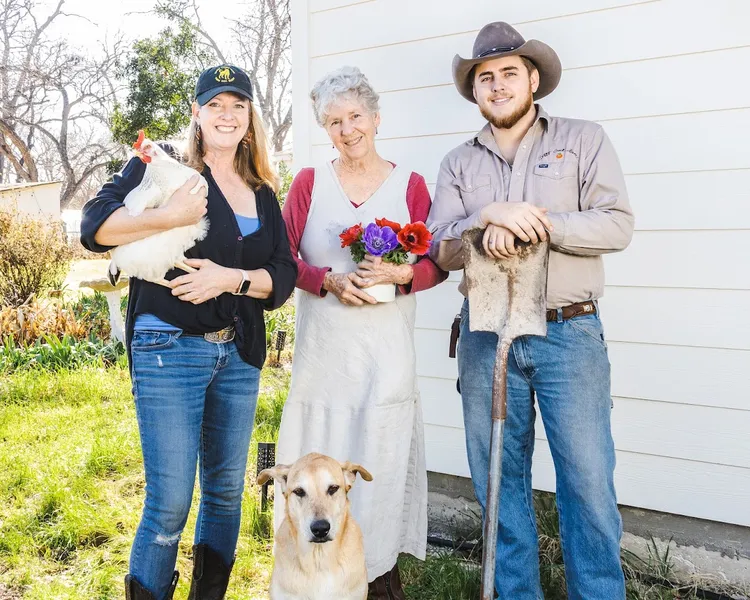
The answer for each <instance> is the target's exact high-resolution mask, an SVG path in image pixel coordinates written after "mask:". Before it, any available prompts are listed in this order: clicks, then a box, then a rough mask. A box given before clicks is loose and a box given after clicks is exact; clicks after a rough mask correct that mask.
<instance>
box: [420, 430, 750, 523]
mask: <svg viewBox="0 0 750 600" xmlns="http://www.w3.org/2000/svg"><path fill="white" fill-rule="evenodd" d="M425 444H426V448H427V468H428V469H429V470H438V471H442V472H445V473H449V474H451V475H459V476H461V477H468V476H469V469H468V464H467V462H466V454H465V445H464V439H463V431H462V430H461V429H456V428H454V427H440V426H437V425H431V426H428V427H427V429H426V431H425ZM532 480H533V485H534V488H535V489H540V490H546V491H554V490H555V471H554V466H553V464H552V457H551V455H550V452H549V447H548V446H547V443H546V442H545V441H543V440H537V442H536V448H535V451H534V461H533V467H532ZM615 485H616V487H617V496H618V501H619V502H620V503H621V504H625V505H628V506H636V507H640V508H647V509H652V510H660V511H664V510H665V507H669V508H666V510H669V511H671V512H673V513H677V514H683V515H691V516H695V517H698V518H703V519H712V520H715V521H723V522H726V523H735V524H737V525H745V526H750V512H748V510H747V499H748V497H750V469H745V468H740V467H732V466H725V465H716V464H710V463H705V462H697V461H689V460H682V459H677V458H668V457H665V456H654V455H651V454H641V453H638V452H626V451H621V450H618V451H617V469H616V471H615Z"/></svg>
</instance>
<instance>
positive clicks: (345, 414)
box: [276, 67, 447, 600]
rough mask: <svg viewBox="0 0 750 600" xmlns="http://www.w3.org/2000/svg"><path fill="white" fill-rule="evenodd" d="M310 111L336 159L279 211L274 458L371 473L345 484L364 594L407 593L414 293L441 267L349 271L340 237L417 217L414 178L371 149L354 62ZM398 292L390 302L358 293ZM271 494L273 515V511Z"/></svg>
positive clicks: (412, 547) (423, 516) (413, 489)
mask: <svg viewBox="0 0 750 600" xmlns="http://www.w3.org/2000/svg"><path fill="white" fill-rule="evenodd" d="M311 98H312V101H313V109H314V111H315V116H316V119H317V121H318V123H319V125H320V126H321V127H323V128H324V129H325V130H326V132H327V133H328V135H329V137H330V139H331V142H332V143H333V145H334V147H335V148H336V150H338V153H339V156H338V158H336V159H335V160H334V161H332V162H329V163H327V164H325V165H323V166H321V167H319V168H315V169H303V170H302V171H301V172H300V173H299V174H298V175H297V177H296V178H295V180H294V182H293V183H292V187H291V189H290V191H289V195H288V197H287V200H286V203H285V206H284V210H283V216H284V220H285V222H286V225H287V232H288V235H289V241H290V246H291V249H292V254H294V255H295V256H296V257H297V264H298V267H299V276H298V278H297V287H298V288H299V289H300V291H299V292H298V294H297V299H298V304H297V335H296V346H295V352H294V363H293V367H292V383H291V389H290V391H289V398H288V400H287V403H286V406H285V407H284V415H283V418H282V422H281V430H280V432H279V444H278V452H277V457H278V461H279V462H280V463H291V462H293V461H295V460H296V459H298V458H299V457H300V456H303V455H305V454H307V453H308V452H320V453H322V454H327V455H329V456H332V457H334V458H337V459H339V460H342V461H345V460H350V461H352V462H356V463H359V464H362V465H364V466H365V467H366V468H367V469H368V470H369V471H370V472H371V473H372V475H373V477H374V481H373V482H372V483H367V484H364V485H360V486H355V487H354V488H353V489H352V492H351V503H352V511H353V514H354V517H355V519H356V520H357V522H358V523H359V525H360V527H361V528H362V531H363V534H364V541H365V556H366V562H367V572H368V580H369V581H370V582H371V584H370V598H374V599H380V598H382V599H384V600H389V599H400V598H404V595H403V590H402V589H401V582H400V577H399V573H398V567H397V565H396V560H397V558H398V555H399V553H401V552H404V553H408V554H412V555H414V556H416V557H417V558H420V559H423V558H424V555H425V547H426V540H427V474H426V470H425V461H424V433H423V425H422V410H421V406H420V401H419V390H418V387H417V376H416V360H415V351H414V318H415V312H416V298H415V293H416V292H418V291H420V290H424V289H428V288H430V287H432V286H434V285H437V284H438V283H440V282H441V281H443V280H444V279H445V277H446V276H447V274H446V273H445V272H443V271H441V270H440V269H439V268H438V267H437V266H436V265H435V264H434V263H433V262H432V261H431V260H430V259H429V258H426V257H423V258H421V259H420V260H419V261H418V262H416V263H415V264H405V265H394V264H390V263H387V262H383V261H382V260H380V259H379V258H375V257H372V256H367V257H366V258H365V260H364V261H363V262H361V263H360V264H359V265H358V264H355V263H354V262H353V260H352V258H351V254H350V252H349V248H342V244H341V240H340V239H339V234H341V232H342V231H343V230H345V229H347V228H349V227H351V226H352V225H355V224H358V223H362V224H363V225H366V224H368V223H371V222H374V221H375V219H380V218H386V219H388V220H389V221H395V222H398V223H401V224H406V223H409V222H416V221H424V220H426V218H427V215H428V213H429V209H430V204H431V202H430V196H429V192H428V191H427V186H426V185H425V181H424V178H423V177H422V176H421V175H418V174H417V173H413V172H411V171H410V170H408V169H406V168H404V167H402V166H400V165H396V164H394V163H392V162H389V161H388V160H385V159H383V158H381V157H380V155H379V154H378V153H377V150H376V148H375V136H376V134H377V129H378V126H379V124H380V114H379V106H378V94H377V93H376V92H375V90H374V89H373V88H372V87H371V86H370V84H369V82H368V81H367V78H366V77H365V76H364V75H363V74H362V73H361V72H360V71H359V69H356V68H353V67H344V68H342V69H339V70H337V71H334V72H333V73H330V74H328V75H326V76H325V77H323V78H322V79H321V80H320V81H319V82H318V83H317V84H315V87H314V88H313V90H312V93H311ZM375 284H393V285H396V286H397V294H396V299H395V301H393V302H387V303H378V302H377V301H376V300H375V299H374V298H373V297H372V296H371V295H370V294H368V293H367V290H368V288H369V287H371V286H373V285H375ZM280 496H281V495H280V494H277V496H276V498H277V499H279V500H277V506H276V520H277V524H278V523H280V520H281V518H282V517H283V505H282V502H283V499H281V498H280Z"/></svg>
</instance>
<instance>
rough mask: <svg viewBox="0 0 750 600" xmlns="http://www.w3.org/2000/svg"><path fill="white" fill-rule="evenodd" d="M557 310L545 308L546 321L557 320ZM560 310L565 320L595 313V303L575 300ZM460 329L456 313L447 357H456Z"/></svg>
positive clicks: (459, 319) (458, 317)
mask: <svg viewBox="0 0 750 600" xmlns="http://www.w3.org/2000/svg"><path fill="white" fill-rule="evenodd" d="M557 310H558V309H556V308H548V309H547V322H550V321H557ZM560 310H561V311H562V319H563V321H567V320H568V319H572V318H573V317H580V316H582V315H595V314H596V304H595V303H594V302H592V301H591V300H588V301H587V302H577V303H576V304H571V305H570V306H563V307H562V308H561V309H560ZM460 331H461V315H460V314H459V315H456V318H455V319H453V325H452V326H451V337H450V344H449V347H448V357H449V358H456V347H457V346H458V336H459V333H460Z"/></svg>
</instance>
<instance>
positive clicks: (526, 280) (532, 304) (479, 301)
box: [462, 229, 549, 341]
mask: <svg viewBox="0 0 750 600" xmlns="http://www.w3.org/2000/svg"><path fill="white" fill-rule="evenodd" d="M483 235H484V230H483V229H470V230H469V231H466V232H464V234H463V237H462V241H463V252H464V268H465V270H466V282H467V285H468V290H469V329H470V330H471V331H492V332H494V333H497V335H498V338H499V339H500V340H508V341H510V340H514V339H515V338H517V337H519V336H522V335H546V334H547V263H548V260H549V242H539V243H538V244H527V243H523V242H522V243H520V245H519V246H518V254H516V255H515V256H512V257H511V258H508V259H504V260H500V259H496V258H494V257H492V256H489V255H487V254H486V253H485V251H484V248H483V247H482V236H483Z"/></svg>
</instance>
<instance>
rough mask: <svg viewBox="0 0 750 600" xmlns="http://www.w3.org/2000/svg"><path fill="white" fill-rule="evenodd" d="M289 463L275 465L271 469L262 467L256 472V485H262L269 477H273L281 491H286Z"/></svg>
mask: <svg viewBox="0 0 750 600" xmlns="http://www.w3.org/2000/svg"><path fill="white" fill-rule="evenodd" d="M290 468H291V467H290V466H289V465H276V466H275V467H273V468H272V469H263V470H262V471H261V472H260V473H258V480H257V481H258V485H263V484H264V483H266V482H267V481H268V480H269V479H273V480H274V481H275V482H276V483H278V484H279V485H280V486H281V491H282V493H285V492H286V478H287V475H289V469H290Z"/></svg>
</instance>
